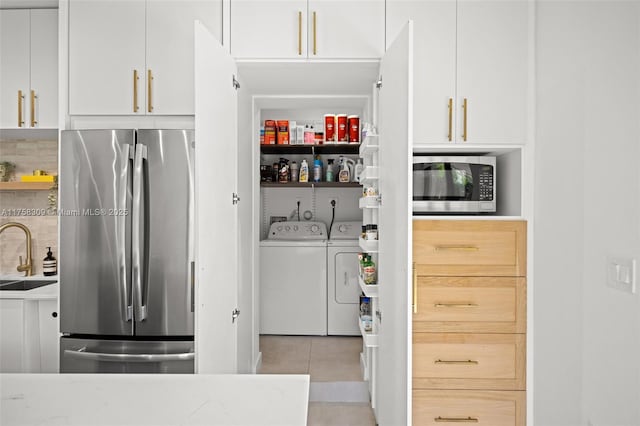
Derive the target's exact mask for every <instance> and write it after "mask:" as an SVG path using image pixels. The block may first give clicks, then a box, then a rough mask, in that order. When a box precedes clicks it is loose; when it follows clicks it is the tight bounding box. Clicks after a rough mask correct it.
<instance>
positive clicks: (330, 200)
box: [329, 197, 340, 208]
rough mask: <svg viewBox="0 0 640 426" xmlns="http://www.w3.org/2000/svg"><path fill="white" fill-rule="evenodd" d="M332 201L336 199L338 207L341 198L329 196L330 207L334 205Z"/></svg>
mask: <svg viewBox="0 0 640 426" xmlns="http://www.w3.org/2000/svg"><path fill="white" fill-rule="evenodd" d="M332 201H335V202H336V207H338V204H340V203H339V202H338V201H339V200H338V197H332V198H329V208H331V207H333V205H332V204H331V202H332Z"/></svg>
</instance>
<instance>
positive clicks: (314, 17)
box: [313, 12, 318, 55]
mask: <svg viewBox="0 0 640 426" xmlns="http://www.w3.org/2000/svg"><path fill="white" fill-rule="evenodd" d="M316 23H317V22H316V12H313V54H314V55H316V54H317V53H318V42H317V35H316Z"/></svg>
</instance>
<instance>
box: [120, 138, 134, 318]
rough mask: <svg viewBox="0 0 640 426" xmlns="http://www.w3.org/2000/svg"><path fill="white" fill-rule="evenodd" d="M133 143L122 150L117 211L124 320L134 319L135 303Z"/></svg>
mask: <svg viewBox="0 0 640 426" xmlns="http://www.w3.org/2000/svg"><path fill="white" fill-rule="evenodd" d="M133 156H134V150H133V145H126V146H125V148H124V149H123V150H122V151H120V164H121V169H120V176H119V182H118V190H119V191H118V199H117V212H116V232H117V235H116V240H117V242H118V277H119V281H120V282H119V285H120V288H121V289H122V294H123V295H124V296H123V300H122V308H123V314H124V320H125V321H126V322H129V321H131V320H132V319H133V305H132V304H131V286H130V285H129V273H128V272H129V271H128V268H127V218H128V216H127V215H128V214H130V212H129V211H128V205H127V196H128V188H129V177H130V174H131V167H130V166H131V165H132V164H131V163H132V162H133Z"/></svg>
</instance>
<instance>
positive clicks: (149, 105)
mask: <svg viewBox="0 0 640 426" xmlns="http://www.w3.org/2000/svg"><path fill="white" fill-rule="evenodd" d="M152 81H153V73H151V70H148V71H147V111H148V112H153V98H152V95H151V82H152Z"/></svg>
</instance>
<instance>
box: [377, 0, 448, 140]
mask: <svg viewBox="0 0 640 426" xmlns="http://www.w3.org/2000/svg"><path fill="white" fill-rule="evenodd" d="M386 16H387V26H386V27H387V44H391V42H392V41H393V40H395V38H396V37H397V35H398V34H399V33H400V31H401V30H402V28H403V27H404V26H405V24H406V23H407V21H408V20H409V19H411V20H413V21H414V31H415V34H414V35H415V39H416V40H420V42H419V43H417V44H416V46H415V50H414V56H413V58H414V62H413V64H414V67H413V69H414V74H415V75H416V78H415V80H414V86H413V93H414V98H413V105H414V114H413V116H414V118H415V120H414V128H413V144H414V146H419V145H424V144H434V143H452V142H453V141H455V140H456V139H455V138H456V135H455V133H456V126H455V122H456V121H455V120H456V111H457V109H456V107H455V102H456V93H455V92H456V2H455V0H453V1H452V0H430V1H424V0H387V14H386ZM450 108H451V114H450V113H449V111H450Z"/></svg>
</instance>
